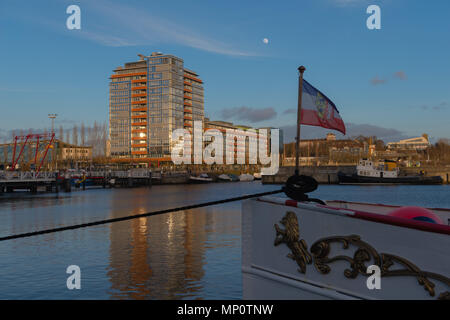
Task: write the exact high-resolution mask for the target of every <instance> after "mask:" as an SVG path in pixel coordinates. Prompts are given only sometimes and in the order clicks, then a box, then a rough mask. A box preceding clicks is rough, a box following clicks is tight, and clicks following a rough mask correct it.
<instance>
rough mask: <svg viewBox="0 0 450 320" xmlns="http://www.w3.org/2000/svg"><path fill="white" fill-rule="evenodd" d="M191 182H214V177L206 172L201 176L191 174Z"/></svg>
mask: <svg viewBox="0 0 450 320" xmlns="http://www.w3.org/2000/svg"><path fill="white" fill-rule="evenodd" d="M189 182H191V183H209V182H213V179H212V178H211V177H209V176H208V175H207V174H206V173H202V174H201V175H199V176H190V177H189Z"/></svg>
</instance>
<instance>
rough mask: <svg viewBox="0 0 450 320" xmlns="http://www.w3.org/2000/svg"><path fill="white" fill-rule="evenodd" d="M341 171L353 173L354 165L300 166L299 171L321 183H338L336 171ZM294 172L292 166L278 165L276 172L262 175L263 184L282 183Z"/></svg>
mask: <svg viewBox="0 0 450 320" xmlns="http://www.w3.org/2000/svg"><path fill="white" fill-rule="evenodd" d="M339 171H342V172H344V173H346V174H352V173H354V172H355V171H356V170H355V166H300V168H299V172H300V174H301V175H302V174H303V175H306V176H311V177H313V178H314V179H316V180H317V182H318V183H321V184H335V183H338V177H337V173H338V172H339ZM294 172H295V167H294V166H289V167H280V169H279V170H278V173H277V174H275V175H272V176H265V175H263V176H262V183H263V184H284V183H285V182H286V180H287V179H288V178H289V177H290V176H292V175H293V174H294Z"/></svg>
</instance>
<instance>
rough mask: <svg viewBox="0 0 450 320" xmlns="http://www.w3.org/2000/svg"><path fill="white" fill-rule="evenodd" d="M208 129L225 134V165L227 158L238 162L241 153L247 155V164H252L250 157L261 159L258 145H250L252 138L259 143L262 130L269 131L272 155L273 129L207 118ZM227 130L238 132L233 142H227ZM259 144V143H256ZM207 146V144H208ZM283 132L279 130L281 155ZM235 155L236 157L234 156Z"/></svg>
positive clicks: (268, 136) (269, 147) (269, 146)
mask: <svg viewBox="0 0 450 320" xmlns="http://www.w3.org/2000/svg"><path fill="white" fill-rule="evenodd" d="M208 129H217V130H219V131H220V132H221V133H222V134H223V139H224V140H223V146H224V150H223V156H224V163H226V159H227V156H228V157H231V158H232V157H234V159H235V163H236V162H237V157H238V154H239V152H241V153H244V154H245V164H250V162H251V161H250V155H254V156H256V157H257V159H259V155H258V145H252V144H251V143H250V137H251V138H254V139H256V141H258V137H259V136H258V134H259V130H260V129H265V130H267V131H266V132H267V149H266V150H267V153H268V154H271V152H272V150H271V147H272V146H271V129H275V128H272V127H265V128H252V127H249V126H245V125H235V124H233V123H231V122H227V121H212V120H210V119H209V118H205V121H204V130H205V131H206V130H208ZM227 130H237V131H235V132H236V135H235V138H234V139H233V140H232V141H227V140H226V136H225V135H226V132H227ZM256 143H258V142H256ZM206 144H207V143H206ZM283 147H284V144H283V132H282V130H279V148H280V149H279V154H280V155H282V154H283ZM233 154H234V155H233Z"/></svg>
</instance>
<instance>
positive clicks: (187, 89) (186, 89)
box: [184, 87, 192, 93]
mask: <svg viewBox="0 0 450 320" xmlns="http://www.w3.org/2000/svg"><path fill="white" fill-rule="evenodd" d="M184 91H185V92H189V93H192V89H189V88H188V87H184Z"/></svg>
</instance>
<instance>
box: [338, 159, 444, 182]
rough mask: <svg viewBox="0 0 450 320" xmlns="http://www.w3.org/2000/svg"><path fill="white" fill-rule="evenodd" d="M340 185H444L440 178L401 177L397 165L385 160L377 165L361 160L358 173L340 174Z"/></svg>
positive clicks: (357, 169)
mask: <svg viewBox="0 0 450 320" xmlns="http://www.w3.org/2000/svg"><path fill="white" fill-rule="evenodd" d="M338 180H339V183H340V184H362V183H363V184H372V183H375V184H391V183H392V184H442V183H443V180H442V178H441V177H440V176H424V175H418V176H400V175H399V168H398V167H397V163H396V162H395V161H392V160H384V161H380V162H378V163H376V162H375V161H373V160H370V159H361V160H360V161H359V163H358V165H357V166H356V173H354V174H352V175H349V174H345V173H343V172H338Z"/></svg>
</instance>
